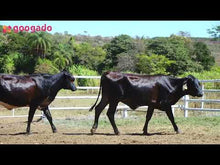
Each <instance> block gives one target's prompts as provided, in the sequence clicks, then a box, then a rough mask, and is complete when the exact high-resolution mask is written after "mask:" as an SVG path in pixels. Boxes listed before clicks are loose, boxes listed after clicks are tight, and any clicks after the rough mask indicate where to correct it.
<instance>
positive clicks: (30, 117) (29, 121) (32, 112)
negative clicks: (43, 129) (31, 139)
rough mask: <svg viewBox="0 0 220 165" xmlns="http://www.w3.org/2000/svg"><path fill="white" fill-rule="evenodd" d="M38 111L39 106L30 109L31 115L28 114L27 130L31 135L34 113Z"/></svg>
mask: <svg viewBox="0 0 220 165" xmlns="http://www.w3.org/2000/svg"><path fill="white" fill-rule="evenodd" d="M36 109H37V106H30V108H29V113H28V124H27V129H26V133H27V134H30V133H31V132H30V127H31V122H32V120H33V117H34V113H35V111H36Z"/></svg>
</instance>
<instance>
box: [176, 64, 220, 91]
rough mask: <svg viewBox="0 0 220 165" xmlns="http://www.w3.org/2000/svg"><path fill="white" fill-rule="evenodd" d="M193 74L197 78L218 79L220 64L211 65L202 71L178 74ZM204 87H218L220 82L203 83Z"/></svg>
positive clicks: (183, 75) (219, 76)
mask: <svg viewBox="0 0 220 165" xmlns="http://www.w3.org/2000/svg"><path fill="white" fill-rule="evenodd" d="M190 74H191V75H193V76H195V77H196V78H198V79H199V80H209V79H220V66H217V65H215V66H213V67H212V68H211V70H210V71H202V72H185V73H184V74H182V75H180V77H186V76H188V75H190ZM205 88H206V89H220V83H219V82H217V83H205Z"/></svg>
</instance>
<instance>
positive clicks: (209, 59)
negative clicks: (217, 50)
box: [193, 42, 215, 70]
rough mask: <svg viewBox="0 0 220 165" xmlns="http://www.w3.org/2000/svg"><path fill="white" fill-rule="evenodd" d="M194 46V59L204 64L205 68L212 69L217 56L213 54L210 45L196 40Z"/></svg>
mask: <svg viewBox="0 0 220 165" xmlns="http://www.w3.org/2000/svg"><path fill="white" fill-rule="evenodd" d="M193 48H194V50H193V57H194V58H193V60H194V61H195V62H197V63H199V64H200V65H202V67H203V69H204V70H210V69H211V67H212V66H213V65H214V64H215V58H214V57H213V56H211V51H210V50H209V48H208V46H207V45H206V44H205V43H203V42H195V43H194V45H193Z"/></svg>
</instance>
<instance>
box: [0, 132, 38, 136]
mask: <svg viewBox="0 0 220 165" xmlns="http://www.w3.org/2000/svg"><path fill="white" fill-rule="evenodd" d="M33 134H38V132H31V133H30V134H27V133H26V132H17V133H4V134H0V136H8V135H11V136H18V135H33Z"/></svg>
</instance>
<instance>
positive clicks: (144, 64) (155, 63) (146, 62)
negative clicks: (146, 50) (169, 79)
mask: <svg viewBox="0 0 220 165" xmlns="http://www.w3.org/2000/svg"><path fill="white" fill-rule="evenodd" d="M136 57H137V71H138V72H140V73H145V74H150V75H154V74H169V72H168V71H167V68H168V67H169V66H170V65H171V64H174V63H175V61H172V60H169V59H168V58H166V57H165V56H163V55H156V54H152V55H150V56H148V55H146V54H138V55H137V56H136Z"/></svg>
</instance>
